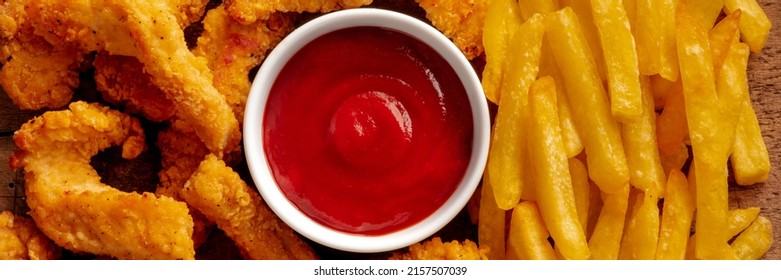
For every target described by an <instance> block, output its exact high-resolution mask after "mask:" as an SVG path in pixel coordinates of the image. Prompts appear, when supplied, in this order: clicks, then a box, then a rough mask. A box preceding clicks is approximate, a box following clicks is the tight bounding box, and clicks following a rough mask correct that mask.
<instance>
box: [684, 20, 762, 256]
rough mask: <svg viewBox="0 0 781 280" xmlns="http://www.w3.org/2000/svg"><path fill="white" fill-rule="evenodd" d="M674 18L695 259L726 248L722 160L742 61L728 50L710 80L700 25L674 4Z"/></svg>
mask: <svg viewBox="0 0 781 280" xmlns="http://www.w3.org/2000/svg"><path fill="white" fill-rule="evenodd" d="M677 21H678V29H677V36H676V37H677V40H678V56H679V58H680V66H681V78H682V81H683V92H684V98H685V103H686V104H685V106H686V116H687V120H688V124H689V135H690V139H691V142H692V149H693V154H694V164H695V166H696V168H697V172H696V180H697V191H696V193H697V194H696V197H697V199H696V201H697V218H696V219H697V223H696V232H698V233H700V235H699V237H698V238H697V239H698V240H697V242H696V256H697V258H700V259H720V258H727V257H728V255H729V254H730V253H731V252H730V249H729V247H728V246H727V239H726V234H725V231H726V229H727V208H728V200H727V187H728V184H727V168H726V164H727V156H728V152H729V149H730V148H731V146H732V139H733V138H734V133H735V131H734V130H735V125H736V123H737V115H735V114H736V113H737V112H739V109H741V108H740V107H738V106H740V105H741V104H740V103H738V102H736V100H737V98H736V95H738V94H736V93H735V92H736V91H737V90H736V89H735V87H736V85H734V84H736V83H735V82H734V81H736V80H742V79H740V76H738V75H740V72H741V71H742V73H743V75H745V71H746V70H745V61H744V62H743V66H741V65H740V64H739V63H740V61H739V60H740V59H738V58H737V57H736V56H738V55H740V54H739V53H738V52H736V51H731V52H730V53H731V54H730V55H729V56H728V58H727V61H726V62H725V66H724V67H723V69H722V70H721V72H720V74H719V85H718V86H716V83H715V78H714V74H713V63H712V60H711V59H712V54H711V51H710V47H709V43H708V38H707V33H706V31H705V29H704V28H703V27H702V26H700V25H699V24H698V23H697V22H696V21H695V19H694V18H693V17H692V16H691V15H689V12H688V10H687V8H686V7H685V6H681V8H679V9H678V15H677ZM746 51H747V50H746ZM732 53H738V54H735V55H733V54H732ZM730 57H732V58H730ZM741 68H742V70H741ZM743 79H745V78H743ZM730 83H731V84H730ZM717 89H719V93H718V96H717V93H716V90H717Z"/></svg>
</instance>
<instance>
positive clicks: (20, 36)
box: [0, 0, 84, 110]
mask: <svg viewBox="0 0 781 280" xmlns="http://www.w3.org/2000/svg"><path fill="white" fill-rule="evenodd" d="M27 2H28V1H27V0H11V1H5V2H4V3H3V4H2V5H1V6H0V63H2V64H3V68H2V69H0V85H2V87H3V90H4V91H5V92H6V93H7V94H8V96H9V97H10V98H11V100H12V101H13V102H14V104H16V105H17V106H19V107H20V108H22V109H25V110H39V109H44V108H50V109H51V108H59V107H62V106H65V105H66V104H68V102H69V101H70V99H71V97H73V90H72V88H75V87H77V86H78V85H79V74H78V71H77V69H78V67H79V66H80V65H81V61H82V60H83V57H84V56H83V53H81V52H79V51H77V49H76V48H74V47H72V46H69V45H57V46H54V45H52V44H49V43H48V42H46V40H44V39H43V38H41V37H38V36H36V35H35V34H33V28H32V26H30V25H29V24H27V23H26V22H25V17H26V13H25V10H24V5H25V4H26V3H27Z"/></svg>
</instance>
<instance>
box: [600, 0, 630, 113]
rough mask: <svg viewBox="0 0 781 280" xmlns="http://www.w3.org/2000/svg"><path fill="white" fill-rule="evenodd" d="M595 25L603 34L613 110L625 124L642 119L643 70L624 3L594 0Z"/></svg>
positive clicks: (613, 0) (612, 0)
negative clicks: (641, 79) (638, 60)
mask: <svg viewBox="0 0 781 280" xmlns="http://www.w3.org/2000/svg"><path fill="white" fill-rule="evenodd" d="M591 7H592V12H593V17H594V24H595V25H596V26H597V31H598V32H599V39H600V42H601V43H602V47H603V52H604V56H605V64H606V66H607V78H608V87H609V89H610V91H609V92H610V105H611V107H610V109H611V112H612V114H613V117H615V118H616V119H618V120H619V121H621V122H624V123H626V122H631V121H634V120H636V119H638V118H639V117H640V113H641V112H642V105H641V103H642V101H641V100H642V97H641V94H640V80H639V77H640V70H639V69H638V68H637V67H638V66H637V50H636V49H635V47H634V46H635V39H634V37H633V36H632V31H631V30H630V29H629V19H627V16H626V11H624V6H623V5H621V0H591Z"/></svg>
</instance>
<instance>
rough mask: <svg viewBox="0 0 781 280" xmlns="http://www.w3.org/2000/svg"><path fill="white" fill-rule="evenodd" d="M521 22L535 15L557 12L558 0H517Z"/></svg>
mask: <svg viewBox="0 0 781 280" xmlns="http://www.w3.org/2000/svg"><path fill="white" fill-rule="evenodd" d="M518 6H519V7H520V8H521V15H522V16H523V20H527V19H529V18H530V17H532V16H533V15H534V14H537V13H541V14H544V13H548V12H555V11H558V10H559V1H558V0H518Z"/></svg>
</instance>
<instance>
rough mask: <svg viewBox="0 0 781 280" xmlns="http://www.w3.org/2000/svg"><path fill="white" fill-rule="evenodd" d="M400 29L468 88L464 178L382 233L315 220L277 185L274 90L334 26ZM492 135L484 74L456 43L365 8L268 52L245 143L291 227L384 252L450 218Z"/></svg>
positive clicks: (271, 201)
mask: <svg viewBox="0 0 781 280" xmlns="http://www.w3.org/2000/svg"><path fill="white" fill-rule="evenodd" d="M359 26H370V27H381V28H386V29H390V30H395V31H398V32H401V33H404V34H407V35H408V36H411V37H413V38H416V39H418V40H420V41H421V42H424V43H425V44H427V45H429V46H430V47H431V48H433V49H434V50H435V51H436V52H438V53H439V54H440V55H441V56H442V57H443V58H444V59H445V60H446V61H447V62H448V63H449V64H450V65H451V66H452V67H453V69H454V70H455V72H456V74H457V75H458V77H459V79H460V80H461V83H462V84H463V86H464V89H465V90H466V92H467V95H468V99H469V103H470V105H471V110H472V120H473V139H472V155H471V158H470V162H469V165H468V166H467V169H466V174H464V177H463V179H462V180H461V182H460V184H459V185H458V186H457V188H456V189H455V191H454V192H453V194H452V195H451V196H450V198H448V200H447V201H446V202H445V203H444V204H443V205H442V206H441V207H439V208H438V209H437V210H436V211H435V212H434V213H432V214H431V215H430V216H428V217H427V218H425V219H423V220H422V221H420V222H418V223H416V224H414V225H412V226H409V227H407V228H404V229H401V230H398V231H395V232H391V233H387V234H383V235H361V234H353V233H345V232H340V231H337V230H334V229H332V228H330V227H328V226H324V225H322V224H319V223H318V222H316V221H314V220H313V219H311V218H310V217H308V216H307V215H305V214H304V213H302V212H301V211H300V210H299V209H298V208H297V207H296V206H294V205H293V204H292V203H291V202H290V201H289V200H288V199H287V198H286V197H285V194H283V193H282V191H281V190H280V189H279V187H278V186H277V183H276V181H275V180H274V177H273V175H272V174H271V171H270V168H269V165H268V161H267V159H266V154H265V152H264V148H263V146H264V145H263V142H262V141H263V135H262V132H263V118H264V112H265V108H266V101H267V99H268V95H269V92H270V90H271V88H272V86H273V84H274V81H275V79H276V77H277V75H278V74H279V72H280V70H281V69H282V68H283V67H284V66H285V64H286V63H287V61H288V60H289V59H290V58H291V57H292V56H293V55H294V54H295V53H296V52H298V50H300V49H301V48H302V47H303V46H304V45H306V44H308V43H309V42H311V41H312V40H314V39H315V38H317V37H320V36H321V35H325V34H327V33H330V32H332V31H336V30H340V29H345V28H350V27H359ZM489 138H490V120H489V113H488V106H487V103H486V99H485V97H484V93H483V90H482V87H481V85H480V80H479V79H478V77H477V75H476V74H475V72H474V69H473V68H472V66H471V65H470V63H469V61H467V59H466V58H465V57H464V56H463V55H462V54H461V52H460V51H459V50H458V48H456V46H455V45H453V43H452V42H451V41H450V40H449V39H448V38H446V37H445V36H444V35H442V33H440V32H439V31H437V30H436V29H434V28H433V27H431V26H430V25H428V24H426V23H424V22H422V21H420V20H418V19H415V18H413V17H410V16H407V15H404V14H400V13H397V12H392V11H387V10H380V9H370V8H360V9H351V10H344V11H339V12H334V13H330V14H326V15H323V16H320V17H318V18H316V19H314V20H312V21H310V22H308V23H306V24H304V25H303V26H301V27H299V28H298V29H296V30H295V31H293V32H292V33H291V34H290V35H289V36H287V37H286V38H285V39H284V40H283V41H282V42H281V43H280V44H279V45H278V46H277V47H276V48H275V49H274V50H273V51H272V52H271V53H270V54H269V56H268V57H267V58H266V60H265V61H264V62H263V65H262V66H261V68H260V71H259V72H258V74H257V76H255V80H254V82H253V84H252V89H251V90H250V94H249V97H248V100H247V107H246V111H245V115H244V149H245V153H246V158H247V163H248V165H249V170H250V172H251V174H252V178H253V180H254V182H255V185H256V186H257V188H258V190H259V191H260V194H261V195H262V196H263V199H264V200H265V201H266V203H267V204H268V205H269V207H271V209H272V210H273V211H274V212H275V213H276V214H277V215H278V216H279V217H280V218H281V219H282V220H283V221H284V222H285V223H287V224H288V225H290V227H292V228H293V229H294V230H296V231H297V232H299V233H300V234H302V235H303V236H305V237H307V238H309V239H311V240H313V241H315V242H318V243H320V244H323V245H326V246H329V247H332V248H335V249H339V250H344V251H351V252H362V253H369V252H383V251H390V250H395V249H398V248H402V247H405V246H408V245H410V244H413V243H416V242H420V241H421V240H423V239H425V238H427V237H429V236H431V235H432V234H434V233H436V232H437V231H438V230H440V229H441V228H442V227H444V226H445V225H446V224H447V223H449V222H450V221H451V220H452V219H453V218H454V217H455V216H456V215H457V214H458V213H459V212H460V211H461V209H463V207H464V206H465V205H466V203H467V201H468V200H469V198H470V197H471V196H472V193H474V191H475V188H476V187H477V185H478V183H479V181H480V178H481V177H482V174H483V170H484V168H485V164H486V159H487V157H488V144H489Z"/></svg>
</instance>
